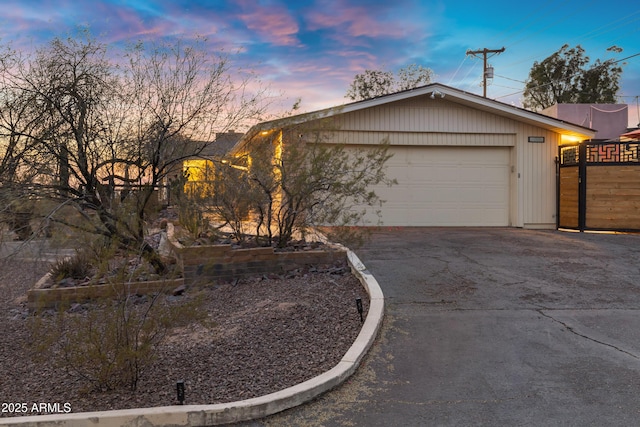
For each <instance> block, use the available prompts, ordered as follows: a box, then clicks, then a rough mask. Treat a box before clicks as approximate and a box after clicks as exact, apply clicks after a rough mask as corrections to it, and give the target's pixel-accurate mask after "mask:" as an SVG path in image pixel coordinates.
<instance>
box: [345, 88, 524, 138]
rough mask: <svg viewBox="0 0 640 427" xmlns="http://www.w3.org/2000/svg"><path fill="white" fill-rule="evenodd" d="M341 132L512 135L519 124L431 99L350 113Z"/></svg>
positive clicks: (346, 116)
mask: <svg viewBox="0 0 640 427" xmlns="http://www.w3.org/2000/svg"><path fill="white" fill-rule="evenodd" d="M338 126H339V128H340V129H341V130H345V131H352V130H356V131H358V130H368V131H384V132H439V133H476V134H480V133H513V132H514V130H515V127H516V122H514V121H513V120H510V119H506V118H503V117H500V116H497V115H495V114H490V113H487V112H485V111H480V110H475V109H473V108H469V107H464V106H460V105H459V104H455V103H453V102H449V101H446V98H445V99H440V98H438V97H436V99H433V100H432V99H430V98H429V97H428V96H426V97H422V98H419V99H416V100H414V102H397V103H391V104H385V105H383V106H379V107H374V108H369V109H364V110H359V111H355V112H352V113H347V114H345V115H343V116H342V118H341V120H339V121H338Z"/></svg>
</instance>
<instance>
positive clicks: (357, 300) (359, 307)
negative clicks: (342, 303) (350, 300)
mask: <svg viewBox="0 0 640 427" xmlns="http://www.w3.org/2000/svg"><path fill="white" fill-rule="evenodd" d="M356 308H357V309H358V313H359V314H360V323H363V322H364V318H363V317H362V312H363V311H364V310H363V308H362V298H360V297H358V298H356Z"/></svg>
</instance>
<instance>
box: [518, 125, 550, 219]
mask: <svg viewBox="0 0 640 427" xmlns="http://www.w3.org/2000/svg"><path fill="white" fill-rule="evenodd" d="M529 136H543V137H545V142H544V143H531V142H528V137H529ZM558 142H559V135H558V134H556V133H555V132H551V131H547V130H545V129H541V128H538V127H534V126H529V125H526V124H521V125H520V126H519V129H518V144H517V148H518V153H517V166H516V170H517V172H518V173H519V174H520V175H519V177H518V202H519V203H518V207H517V210H518V215H517V218H518V220H517V221H516V222H517V223H518V225H519V226H524V227H531V228H555V225H556V187H557V185H556V164H555V158H556V156H557V155H558Z"/></svg>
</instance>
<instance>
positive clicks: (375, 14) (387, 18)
mask: <svg viewBox="0 0 640 427" xmlns="http://www.w3.org/2000/svg"><path fill="white" fill-rule="evenodd" d="M395 7H397V5H394V4H393V3H391V6H389V5H384V6H381V5H375V4H363V5H358V4H353V3H352V4H347V2H346V1H344V0H326V1H322V2H321V4H319V5H316V7H315V8H313V9H311V10H310V11H309V13H308V14H306V16H305V21H306V24H307V26H308V28H309V30H312V31H317V30H323V29H324V30H326V29H333V30H336V31H338V32H339V33H342V34H343V35H345V36H348V37H371V38H378V37H392V38H401V37H404V36H406V35H407V33H408V32H410V31H412V29H413V25H411V24H410V23H409V22H408V21H407V20H406V19H405V20H399V19H397V20H396V19H393V13H391V10H392V9H393V8H395Z"/></svg>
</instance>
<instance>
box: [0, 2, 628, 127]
mask: <svg viewBox="0 0 640 427" xmlns="http://www.w3.org/2000/svg"><path fill="white" fill-rule="evenodd" d="M2 16H3V18H1V19H0V37H1V41H2V42H7V41H9V40H11V41H13V42H14V43H16V44H17V45H19V46H38V45H40V44H42V43H45V42H46V41H48V40H50V39H51V38H52V37H54V36H62V37H64V36H66V35H67V34H69V33H70V32H72V31H73V30H74V28H76V27H77V26H79V25H80V26H89V28H90V29H91V32H92V33H93V34H94V35H96V36H98V38H100V39H101V40H103V41H106V42H108V43H114V44H123V43H126V42H135V41H137V40H150V39H155V38H162V39H165V40H171V39H172V38H177V37H180V38H189V37H193V36H195V35H199V36H206V37H207V38H208V40H209V43H210V45H211V48H212V50H216V51H217V50H219V49H221V48H223V49H224V50H225V51H226V52H228V53H229V55H231V59H232V61H233V62H234V63H235V65H238V66H242V67H244V68H249V69H253V70H254V71H255V72H256V73H257V74H258V75H259V76H260V78H261V79H262V81H263V82H264V83H267V84H269V86H270V87H271V88H272V90H274V91H275V92H277V93H282V99H281V101H280V102H279V103H278V104H279V105H280V107H281V109H286V108H288V107H290V106H291V105H292V104H293V103H294V102H295V100H296V99H298V98H301V100H302V104H301V107H302V110H303V111H312V110H316V109H320V108H325V107H331V106H334V105H339V104H343V103H345V102H347V100H346V99H345V98H344V95H345V93H346V91H347V89H348V87H349V83H350V82H351V81H352V80H353V77H354V76H355V75H356V74H357V73H361V72H363V71H364V70H366V69H385V70H390V71H397V70H398V69H399V68H402V67H404V66H407V65H409V64H413V63H415V64H418V65H422V66H424V67H429V68H431V69H433V71H434V72H435V75H436V79H435V80H436V81H437V82H439V83H443V84H446V85H450V86H453V87H456V88H459V89H462V90H465V91H468V92H473V93H477V94H482V87H481V78H482V61H481V60H480V59H477V58H472V57H467V56H466V55H465V53H466V51H467V50H469V49H472V50H476V49H482V48H489V49H498V48H501V47H505V48H506V51H505V52H504V53H502V54H500V55H497V56H494V57H493V58H491V59H490V60H489V62H490V64H491V65H492V66H493V67H494V69H495V78H494V79H493V81H492V82H491V84H490V85H489V86H488V97H489V98H494V99H498V100H500V101H503V102H506V103H509V104H513V105H517V106H521V98H522V90H523V87H524V83H523V82H524V81H525V80H526V78H527V76H528V73H529V70H530V69H531V66H532V65H533V62H534V61H542V60H543V59H544V58H546V57H547V56H549V55H550V54H552V53H553V52H555V51H557V50H558V49H559V48H560V47H561V46H562V45H563V44H565V43H568V44H570V45H571V46H575V45H577V44H580V45H581V46H582V47H584V48H585V50H586V53H587V55H588V56H590V57H591V58H592V59H595V58H600V59H601V60H606V59H610V58H614V59H616V60H620V59H623V58H627V57H631V56H633V55H636V54H640V4H637V3H635V2H633V1H629V0H609V1H606V2H603V1H601V0H582V1H575V0H564V1H562V0H540V1H538V2H527V3H523V2H519V1H513V0H494V1H491V2H486V1H477V0H461V1H445V0H439V1H436V0H433V1H421V0H228V1H226V0H208V1H207V0H200V1H193V0H192V1H186V0H182V1H180V0H177V1H174V0H161V1H147V0H93V1H71V0H66V1H65V0H61V1H47V0H21V1H18V0H4V1H3V2H2ZM613 45H615V46H619V47H621V48H623V49H624V50H623V51H622V52H621V53H612V52H608V51H607V50H606V49H607V48H608V47H610V46H613ZM621 63H625V65H623V69H624V71H623V74H622V79H621V90H620V93H619V95H620V96H621V98H620V102H622V103H627V104H629V107H630V113H629V123H630V125H633V126H635V125H636V124H638V123H639V122H640V112H639V111H638V109H637V105H638V97H639V96H640V55H638V56H633V57H631V58H629V59H626V60H624V61H621Z"/></svg>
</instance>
